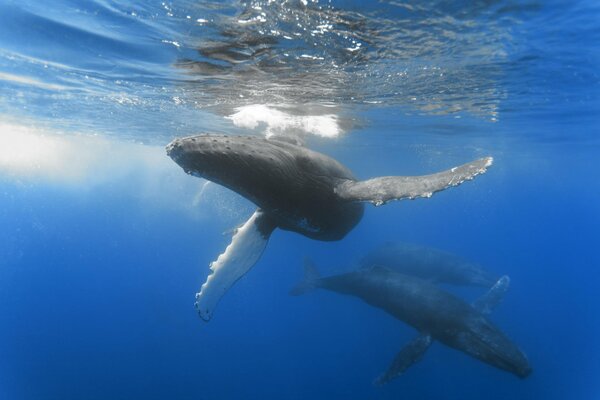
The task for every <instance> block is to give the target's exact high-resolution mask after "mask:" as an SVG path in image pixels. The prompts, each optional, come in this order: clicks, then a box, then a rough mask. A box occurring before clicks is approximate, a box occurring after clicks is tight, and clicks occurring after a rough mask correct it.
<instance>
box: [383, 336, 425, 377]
mask: <svg viewBox="0 0 600 400" xmlns="http://www.w3.org/2000/svg"><path fill="white" fill-rule="evenodd" d="M432 343H433V339H432V337H431V335H428V334H420V335H419V336H417V337H416V338H414V339H413V340H412V341H411V342H410V343H408V344H407V345H406V346H404V347H403V348H402V350H400V352H399V353H398V354H397V355H396V357H395V358H394V361H392V364H391V365H390V367H389V368H388V369H387V371H385V372H384V373H383V374H382V375H381V376H380V377H379V378H377V379H375V382H374V384H375V385H377V386H381V385H384V384H386V383H388V382H389V381H391V380H392V379H394V378H396V377H398V376H400V375H401V374H403V373H404V371H406V370H407V369H408V368H409V367H410V366H411V365H413V364H415V363H416V362H418V361H419V360H421V358H422V357H423V354H425V352H426V351H427V349H428V348H429V347H430V346H431V344H432Z"/></svg>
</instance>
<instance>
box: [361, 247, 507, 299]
mask: <svg viewBox="0 0 600 400" xmlns="http://www.w3.org/2000/svg"><path fill="white" fill-rule="evenodd" d="M373 265H379V266H381V267H386V268H389V269H392V270H394V271H397V272H400V273H403V274H406V275H412V276H416V277H418V278H422V279H425V280H429V281H431V282H434V283H449V284H452V285H464V286H482V287H487V288H489V287H491V286H492V285H494V284H495V283H496V282H497V281H498V276H496V275H494V274H492V273H491V272H489V271H486V270H485V269H483V267H481V266H480V265H478V264H476V263H472V262H469V261H467V260H465V259H464V258H462V257H460V256H457V255H456V254H452V253H449V252H446V251H443V250H439V249H435V248H433V247H425V246H420V245H417V244H412V243H403V242H389V243H386V244H384V245H383V246H380V247H377V248H376V249H374V250H372V251H371V252H369V253H368V254H367V255H366V256H364V257H363V258H362V259H361V260H360V266H361V267H363V268H365V267H366V268H369V267H371V266H373Z"/></svg>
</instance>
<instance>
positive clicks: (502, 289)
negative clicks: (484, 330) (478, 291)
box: [473, 275, 510, 315]
mask: <svg viewBox="0 0 600 400" xmlns="http://www.w3.org/2000/svg"><path fill="white" fill-rule="evenodd" d="M509 284H510V278H509V277H508V276H506V275H504V276H503V277H501V278H500V279H498V281H497V282H496V283H495V284H494V286H492V287H491V288H490V290H488V291H487V292H486V293H485V294H484V295H483V296H481V297H480V298H478V299H477V300H475V301H474V302H473V308H475V309H476V310H477V311H479V312H480V313H482V314H484V315H487V314H489V313H491V312H492V311H493V310H494V308H496V307H497V306H498V304H500V302H501V301H502V299H503V298H504V295H505V294H506V291H507V290H508V286H509Z"/></svg>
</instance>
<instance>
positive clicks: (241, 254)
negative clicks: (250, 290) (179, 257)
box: [195, 210, 270, 321]
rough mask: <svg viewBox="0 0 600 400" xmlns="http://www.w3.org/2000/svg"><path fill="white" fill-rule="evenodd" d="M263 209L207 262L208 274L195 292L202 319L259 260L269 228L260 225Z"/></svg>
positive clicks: (253, 215)
mask: <svg viewBox="0 0 600 400" xmlns="http://www.w3.org/2000/svg"><path fill="white" fill-rule="evenodd" d="M261 218H265V217H264V213H263V212H262V211H261V210H257V211H256V212H255V213H254V214H252V217H250V219H249V220H248V221H246V223H245V224H244V225H242V226H241V227H240V228H238V229H237V231H236V233H235V235H233V238H232V239H231V244H229V246H227V248H226V249H225V251H224V252H223V254H221V255H220V256H219V257H218V258H217V259H216V260H215V261H213V262H212V263H211V264H210V269H211V271H212V272H211V274H210V275H209V276H208V278H207V279H206V282H205V283H204V284H203V285H202V287H201V288H200V292H199V293H196V303H195V306H196V309H197V310H198V313H199V314H200V316H201V317H202V319H204V320H205V321H208V320H209V319H210V317H211V316H212V312H213V310H214V309H215V307H216V305H217V303H218V302H219V300H220V299H221V297H223V295H224V294H225V292H227V290H228V289H229V288H230V287H231V286H232V285H233V284H234V283H235V282H236V281H237V280H238V279H240V278H241V277H242V276H244V274H246V272H248V271H249V270H250V268H252V266H253V265H254V264H255V263H256V262H257V261H258V259H259V258H260V256H261V254H262V252H263V251H264V249H265V247H266V245H267V242H268V240H269V234H270V231H269V232H267V234H266V237H265V236H264V235H265V233H264V232H261V231H260V229H259V226H260V223H261Z"/></svg>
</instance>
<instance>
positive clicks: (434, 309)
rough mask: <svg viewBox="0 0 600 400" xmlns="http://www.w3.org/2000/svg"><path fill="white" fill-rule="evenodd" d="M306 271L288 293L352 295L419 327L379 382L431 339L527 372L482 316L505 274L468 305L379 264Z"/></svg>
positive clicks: (412, 359) (502, 289)
mask: <svg viewBox="0 0 600 400" xmlns="http://www.w3.org/2000/svg"><path fill="white" fill-rule="evenodd" d="M305 269H306V271H305V274H306V275H305V281H304V282H302V283H300V284H299V285H298V286H296V287H295V288H294V289H293V290H292V291H291V294H293V295H298V294H302V293H304V292H307V291H309V290H311V289H314V288H322V289H326V290H330V291H333V292H337V293H342V294H346V295H351V296H355V297H358V298H360V299H362V300H364V301H365V302H366V303H368V304H370V305H372V306H374V307H377V308H380V309H382V310H384V311H386V312H387V313H389V314H391V315H392V316H394V317H395V318H397V319H399V320H401V321H403V322H405V323H407V324H409V325H411V326H412V327H414V328H415V329H416V330H417V331H419V333H420V336H419V337H417V339H416V340H414V341H413V342H411V343H410V344H409V345H408V346H406V347H405V348H404V349H403V350H402V351H401V352H400V353H399V354H398V356H397V358H396V360H394V363H392V366H391V367H390V369H389V370H388V372H387V373H386V374H384V375H383V376H382V377H381V378H380V380H379V383H385V382H387V381H389V380H391V379H393V378H394V377H396V376H398V375H400V374H401V373H403V372H404V371H405V370H406V369H407V368H408V367H409V366H410V365H412V364H413V363H414V362H416V361H418V360H419V359H420V358H421V356H422V355H423V353H424V352H425V350H427V348H428V347H429V345H430V344H431V342H432V339H435V340H438V341H440V342H441V343H443V344H445V345H447V346H449V347H452V348H454V349H457V350H460V351H462V352H464V353H466V354H468V355H470V356H472V357H474V358H477V359H479V360H481V361H483V362H485V363H487V364H490V365H493V366H494V367H497V368H500V369H503V370H505V371H508V372H511V373H513V374H515V375H517V376H519V377H521V378H524V377H526V376H527V375H529V373H530V372H531V367H530V366H529V362H528V361H527V358H526V357H525V355H524V354H523V353H522V352H521V350H519V348H518V347H517V346H516V345H515V344H514V343H513V342H512V341H511V340H510V339H508V338H507V337H506V335H505V334H504V333H502V331H501V330H500V329H498V328H497V327H496V326H495V325H494V324H493V323H492V322H491V321H490V320H489V319H488V318H487V317H486V316H485V315H484V313H485V312H486V311H485V310H491V309H492V308H493V307H495V306H496V305H497V303H498V302H499V301H500V300H501V298H502V296H503V294H504V292H505V291H506V288H507V286H508V277H503V278H501V280H499V281H498V283H497V284H496V286H494V287H493V288H492V289H491V290H490V292H488V294H487V295H486V296H484V297H483V298H482V299H480V301H478V302H476V303H475V304H476V305H474V306H473V305H470V304H467V303H465V302H464V301H463V300H461V299H460V298H458V297H456V296H454V295H453V294H451V293H449V292H446V291H444V290H442V289H440V288H438V287H437V286H436V285H434V284H432V283H430V282H428V281H425V280H423V279H420V278H417V277H414V276H410V275H405V274H402V273H399V272H396V271H392V270H390V269H388V268H384V267H379V266H375V267H371V268H362V269H359V270H356V271H352V272H349V273H345V274H341V275H335V276H330V277H324V278H321V277H319V276H318V273H317V272H316V269H315V268H314V267H313V266H312V265H311V264H308V265H306V266H305ZM484 303H487V304H484ZM482 310H484V311H482Z"/></svg>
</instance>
